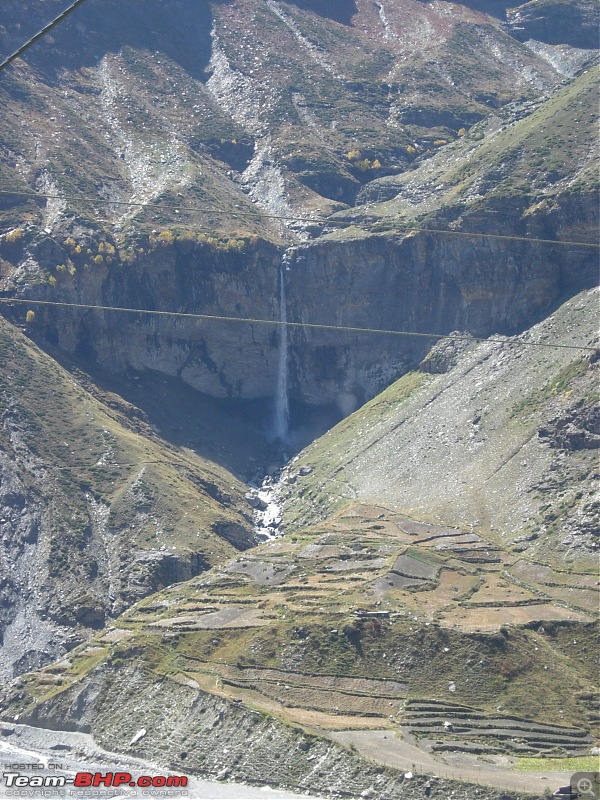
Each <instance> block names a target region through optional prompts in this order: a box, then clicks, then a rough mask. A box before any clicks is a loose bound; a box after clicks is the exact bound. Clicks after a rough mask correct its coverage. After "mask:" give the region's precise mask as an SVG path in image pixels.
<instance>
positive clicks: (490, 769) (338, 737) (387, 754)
mask: <svg viewBox="0 0 600 800" xmlns="http://www.w3.org/2000/svg"><path fill="white" fill-rule="evenodd" d="M326 735H327V736H329V737H330V738H331V739H333V740H334V741H335V742H339V743H340V744H343V745H346V746H351V745H353V746H354V747H355V748H356V750H357V751H358V752H359V753H360V754H361V755H362V756H366V757H367V758H370V759H372V760H373V761H378V762H379V763H380V764H385V765H386V766H389V767H394V768H395V769H403V770H406V771H411V772H414V773H420V772H421V773H423V772H424V773H427V774H432V775H438V776H439V777H440V778H442V777H443V778H451V779H453V780H461V781H466V782H468V783H479V784H485V785H489V786H495V787H498V788H500V789H507V790H515V791H521V792H531V793H532V794H534V793H536V794H538V795H542V793H543V791H544V789H546V788H547V787H548V786H550V788H552V789H553V790H554V789H556V788H557V787H558V786H565V785H567V784H568V783H569V781H570V779H571V775H572V773H571V772H564V771H560V772H559V771H554V770H553V771H547V770H542V769H540V771H539V772H535V773H531V772H514V771H512V770H511V769H510V768H508V767H507V766H502V765H498V766H493V765H491V764H485V763H483V762H480V761H477V762H475V760H474V759H473V758H469V757H465V756H462V755H461V756H458V755H453V756H452V761H450V762H449V761H446V760H442V759H438V758H436V757H435V756H434V755H433V754H432V753H427V752H426V751H424V750H421V749H420V748H419V747H417V746H416V745H414V744H411V743H410V742H408V741H406V740H403V739H400V738H398V737H396V736H395V735H394V734H393V732H392V731H390V730H371V731H332V732H328V733H327V734H326ZM555 784H556V786H555Z"/></svg>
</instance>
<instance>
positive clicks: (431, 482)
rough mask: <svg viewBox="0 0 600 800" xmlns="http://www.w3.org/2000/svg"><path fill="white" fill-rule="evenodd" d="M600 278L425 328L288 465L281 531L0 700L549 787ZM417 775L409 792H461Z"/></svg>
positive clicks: (590, 439) (118, 727)
mask: <svg viewBox="0 0 600 800" xmlns="http://www.w3.org/2000/svg"><path fill="white" fill-rule="evenodd" d="M597 300H598V292H597V291H591V292H585V293H582V294H580V295H579V296H577V297H576V298H574V299H573V300H571V301H569V302H568V303H566V304H565V305H563V306H562V307H561V308H560V309H559V310H558V311H557V312H556V313H555V314H554V315H553V316H552V317H550V318H549V319H548V320H546V321H544V322H543V323H540V324H539V325H537V326H535V327H534V328H532V329H531V330H530V331H528V332H526V333H525V334H523V335H522V336H520V337H516V338H514V339H510V340H507V341H506V342H504V343H498V342H495V341H493V340H490V341H484V342H480V343H475V342H473V341H472V340H471V339H470V338H469V337H464V338H462V337H461V338H460V339H458V340H448V341H444V342H442V343H439V344H438V345H436V347H435V348H434V349H433V350H432V352H431V354H430V355H429V356H428V358H427V359H426V360H425V362H424V364H423V369H424V370H425V369H426V370H428V371H427V372H425V371H424V372H421V373H411V374H409V375H406V376H404V377H403V378H402V379H400V381H398V382H397V383H395V384H394V385H393V386H391V387H390V388H389V389H388V390H386V391H385V392H384V393H383V394H382V395H380V396H379V397H377V398H376V399H374V400H373V401H371V402H370V403H368V404H366V405H365V406H364V407H363V408H361V409H360V410H359V411H357V412H355V413H354V414H352V415H351V416H350V417H348V418H347V419H346V420H344V421H343V422H341V423H339V424H338V425H337V426H336V427H334V428H333V429H331V430H330V431H329V432H328V433H327V434H325V436H323V437H321V438H320V439H319V440H317V441H316V442H315V443H314V444H313V445H311V446H310V447H308V448H307V449H306V450H305V451H303V453H301V454H300V456H299V457H298V458H295V459H293V461H292V462H291V463H290V464H289V465H288V467H287V468H286V469H285V470H284V472H283V474H282V477H281V479H280V482H279V484H278V490H277V491H278V494H279V497H280V499H281V500H282V501H283V503H284V517H285V522H286V535H285V536H283V537H281V538H279V539H277V540H274V541H271V542H268V543H266V544H263V545H261V546H259V547H257V548H255V549H254V550H252V551H251V552H247V553H245V554H244V555H240V556H237V557H236V558H234V559H232V560H230V561H229V562H227V563H225V564H222V565H220V566H215V567H213V569H211V570H210V571H209V572H207V573H205V574H203V575H201V576H199V577H197V578H195V579H192V580H190V581H187V582H186V583H181V584H178V585H177V586H173V587H170V588H168V589H166V590H164V591H161V592H158V593H156V594H155V595H153V596H152V597H151V598H147V599H145V600H142V601H141V602H139V603H137V604H136V605H135V606H134V607H133V608H131V609H130V610H129V611H127V612H125V613H124V614H123V615H122V616H121V617H120V618H119V619H118V620H116V623H115V624H114V625H112V626H110V627H109V628H107V629H105V630H103V631H101V632H99V633H98V634H96V635H95V636H94V638H93V640H92V642H90V643H89V644H87V645H85V646H80V647H79V648H76V649H75V650H74V651H73V652H72V653H71V654H70V655H69V657H68V659H65V660H63V661H62V662H61V663H59V664H55V665H52V666H50V667H48V668H46V669H44V670H41V671H38V672H36V673H32V674H29V675H26V676H23V677H22V678H21V679H20V680H19V681H18V682H17V683H16V684H13V685H12V686H11V687H9V688H8V691H7V692H6V694H5V696H4V698H3V701H2V702H3V703H4V713H5V714H6V715H10V714H14V713H18V714H20V715H21V716H20V719H22V720H24V721H25V722H29V723H32V724H36V725H43V726H50V727H52V726H53V725H55V724H56V721H57V720H58V719H61V720H64V719H66V720H68V723H69V725H72V726H74V727H75V728H77V729H82V730H91V731H92V732H93V734H94V736H95V737H97V738H98V740H99V741H100V742H101V743H102V744H103V745H104V746H105V747H109V748H111V749H115V750H122V751H123V752H128V753H135V754H137V755H142V756H144V757H145V758H157V757H158V758H160V759H162V760H163V763H167V764H168V765H169V766H171V768H173V769H177V770H182V769H189V770H191V771H192V772H198V771H200V772H202V771H203V770H206V771H207V772H208V773H209V774H217V773H219V774H222V775H225V774H227V775H228V776H230V777H232V778H234V779H237V780H241V779H243V780H252V781H259V782H269V783H273V782H274V783H277V784H279V785H282V784H283V785H286V786H290V785H292V786H296V787H299V788H302V789H310V788H313V787H314V784H313V783H312V780H313V777H311V776H313V771H312V767H311V765H310V762H308V763H307V762H306V761H305V755H298V753H301V754H309V755H310V756H314V757H315V758H319V759H321V761H320V763H322V764H323V765H325V766H323V767H322V769H321V774H320V775H319V780H321V781H323V780H325V781H326V783H327V786H328V787H330V788H338V789H339V788H343V789H344V791H346V792H349V793H350V794H351V795H360V793H361V792H364V791H367V790H368V789H369V788H370V787H371V788H372V789H373V793H372V794H371V795H370V796H373V797H386V796H389V794H391V796H398V797H400V796H402V797H404V796H405V794H404V793H403V792H404V791H405V790H406V791H409V790H408V789H406V787H403V788H402V787H399V786H397V784H396V783H394V781H397V780H398V779H399V776H398V773H397V772H394V771H391V772H389V773H381V774H382V775H384V777H385V780H386V781H387V780H389V781H391V783H389V784H386V785H384V783H383V780H384V778H382V779H381V781H380V782H375V783H373V777H372V773H371V767H368V766H366V765H365V766H364V768H363V771H362V773H361V774H362V775H363V777H362V778H361V779H360V780H359V779H358V777H357V772H356V770H355V767H356V765H355V762H354V761H353V759H354V757H355V755H354V754H352V755H351V756H348V755H346V756H342V755H341V754H340V751H339V750H337V749H335V748H332V747H331V745H330V744H328V743H327V740H328V739H333V740H334V741H335V742H344V743H346V744H355V745H356V746H357V747H359V748H360V749H361V752H365V753H366V754H368V755H369V756H370V757H371V758H375V759H376V760H381V761H383V762H384V763H393V764H395V765H396V766H398V765H402V764H403V765H404V766H405V768H410V765H411V763H412V764H413V765H414V763H415V762H417V763H418V764H419V770H418V771H424V772H427V773H429V774H431V773H435V774H437V775H440V774H443V775H447V776H448V777H450V778H457V777H459V776H460V777H461V779H462V780H463V781H464V780H473V781H475V782H477V783H481V782H482V781H483V782H484V783H486V784H490V785H491V786H495V787H498V788H497V789H492V788H489V787H488V788H483V787H482V786H479V788H478V791H479V794H482V793H483V795H482V796H486V795H485V792H488V793H489V796H490V797H496V796H499V795H497V794H496V792H498V791H503V792H504V794H503V795H502V796H503V797H506V796H508V797H511V798H516V797H520V796H523V793H525V795H526V794H527V792H530V793H531V795H534V793H535V792H536V791H537V794H535V796H539V792H541V791H542V789H543V785H545V784H542V782H541V779H540V778H539V770H538V771H537V772H538V774H536V775H532V774H530V775H523V776H519V775H515V774H514V773H513V772H512V770H511V769H510V765H511V764H513V763H514V761H515V759H516V758H517V757H518V756H520V755H533V756H540V755H543V756H545V757H548V756H550V757H552V756H557V755H559V754H562V755H571V756H586V755H587V754H588V753H589V750H590V747H591V745H592V742H593V739H592V737H591V734H595V735H597V722H598V716H597V712H596V706H595V704H596V699H597V698H596V687H595V676H596V673H597V647H596V646H595V642H596V637H597V621H596V617H597V606H598V586H597V580H596V578H597V576H596V559H595V552H596V550H597V539H596V537H597V532H598V524H597V515H598V508H599V507H600V506H599V505H598V499H597V495H595V494H594V493H593V492H594V487H593V478H594V474H595V471H596V468H597V459H596V457H595V456H596V454H597V448H598V445H599V443H600V432H599V430H598V420H597V417H596V416H595V411H596V408H597V403H596V404H595V402H596V400H597V397H596V394H595V392H596V390H597V375H596V373H597V368H598V363H599V362H598V359H597V333H596V330H595V319H596V309H597ZM533 342H538V343H548V344H552V345H553V347H552V348H548V349H547V350H546V349H544V351H543V354H541V352H540V350H541V349H540V348H536V347H532V346H529V345H530V343H533ZM580 347H583V348H587V349H586V350H585V351H583V352H582V351H581V350H580V349H577V348H580ZM594 404H595V405H594ZM549 481H554V485H553V486H551V487H550V486H549V485H548V482H549ZM142 698H149V699H148V700H143V699H142ZM165 706H168V707H169V708H170V709H171V712H170V713H169V715H167V717H165V715H164V713H163V711H162V709H163V708H164V707H165ZM184 708H185V709H190V708H191V709H193V711H192V713H191V714H190V713H187V714H183V709H184ZM117 709H118V711H117ZM159 709H160V710H159ZM159 716H160V723H159V722H158V719H159ZM141 727H144V728H146V729H147V730H148V732H149V733H148V735H147V736H145V737H144V739H143V740H142V741H141V742H138V743H136V745H135V747H134V746H133V745H131V744H130V742H131V740H132V736H133V734H134V733H135V731H136V730H138V729H140V728H141ZM240 730H243V731H244V733H243V736H242V737H241V738H240ZM267 731H269V735H270V736H271V737H273V738H272V740H271V739H270V740H269V742H271V741H272V744H271V743H270V744H269V747H271V748H274V751H273V752H275V753H276V754H277V755H275V757H274V759H266V760H265V758H264V750H263V747H264V743H265V736H267V733H266V732H267ZM382 737H387V738H388V739H389V740H390V741H389V742H387V743H386V744H385V745H382ZM242 739H243V744H242ZM215 741H218V742H219V744H222V745H223V747H226V748H227V751H228V753H231V756H230V757H229V756H228V758H227V759H226V760H223V758H222V757H221V756H220V748H219V747H217V748H215V746H214V742H215ZM184 743H185V747H184ZM296 748H297V749H296ZM382 748H383V749H382ZM184 754H185V755H184ZM338 758H340V759H341V761H340V762H339V765H338V766H335V767H334V766H333V762H332V759H334V761H335V760H336V759H338ZM347 758H350V762H348V761H347ZM390 759H391V761H390ZM311 760H314V759H311ZM336 763H337V762H336ZM545 763H546V762H545ZM546 769H549V765H548V764H546V766H544V771H545V770H546ZM423 780H424V779H423ZM423 780H422V779H421V777H419V779H418V781H417V782H416V783H415V784H414V786H412V788H410V791H414V792H415V793H416V794H415V797H418V796H422V795H421V794H419V792H421V793H422V792H424V791H425V789H426V788H427V786H429V788H430V789H431V788H432V787H435V790H436V791H437V792H438V793H439V796H440V797H447V796H448V792H449V791H455V793H456V794H455V796H457V797H461V796H463V795H461V792H466V794H465V795H464V796H465V797H467V796H473V794H472V793H473V791H474V787H472V786H471V787H463V788H458V787H450V786H449V785H447V784H445V783H444V782H443V781H440V779H433V782H431V781H430V782H429V783H427V785H426V784H425V783H423ZM543 780H544V781H546V782H547V780H548V779H547V778H545V779H543ZM556 780H557V781H558V780H559V779H558V778H556ZM367 784H369V785H367ZM500 787H501V789H500ZM386 792H387V793H388V794H386ZM469 792H471V794H469ZM531 795H530V796H531ZM408 796H409V797H411V796H412V795H411V794H410V793H409V794H408ZM432 796H435V795H432Z"/></svg>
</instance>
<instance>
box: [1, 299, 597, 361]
mask: <svg viewBox="0 0 600 800" xmlns="http://www.w3.org/2000/svg"><path fill="white" fill-rule="evenodd" d="M0 303H5V304H7V305H10V304H12V303H18V304H20V305H28V306H50V307H52V308H77V309H85V310H86V311H115V312H118V313H122V314H142V315H144V316H156V317H182V318H184V319H197V320H203V321H209V322H234V323H236V322H237V323H244V324H247V325H268V326H269V327H287V328H308V329H310V330H325V331H343V332H345V333H370V334H379V335H385V336H412V337H417V338H422V339H456V340H459V341H461V340H462V341H468V342H496V343H498V344H510V345H513V344H514V345H520V346H523V347H545V348H554V349H560V350H579V351H586V352H588V351H589V352H595V350H596V348H595V347H592V346H590V345H574V344H550V343H547V342H527V341H523V340H522V339H515V338H500V337H494V336H490V337H486V336H471V335H464V336H463V335H461V334H447V333H419V332H417V331H394V330H385V329H382V328H358V327H354V326H351V325H326V324H324V323H319V322H287V321H286V322H284V321H282V320H278V319H254V318H252V317H228V316H223V315H218V314H197V313H192V312H189V311H157V310H154V309H147V308H125V307H120V306H100V305H93V304H91V303H62V302H59V301H57V300H26V299H23V298H11V297H0Z"/></svg>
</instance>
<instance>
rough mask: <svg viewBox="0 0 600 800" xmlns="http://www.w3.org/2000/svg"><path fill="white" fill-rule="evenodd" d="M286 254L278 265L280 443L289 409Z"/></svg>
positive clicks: (277, 429) (277, 428)
mask: <svg viewBox="0 0 600 800" xmlns="http://www.w3.org/2000/svg"><path fill="white" fill-rule="evenodd" d="M287 264H288V259H287V254H286V255H284V256H283V258H282V259H281V265H280V267H279V321H280V322H281V325H280V326H279V360H278V364H277V386H276V388H275V438H276V439H279V440H280V441H281V442H282V443H284V442H286V441H287V437H288V430H289V422H290V409H289V402H288V387H287V361H288V331H287V325H286V323H287V309H286V296H285V273H286V269H287Z"/></svg>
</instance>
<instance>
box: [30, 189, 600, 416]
mask: <svg viewBox="0 0 600 800" xmlns="http://www.w3.org/2000/svg"><path fill="white" fill-rule="evenodd" d="M515 213H518V214H519V216H520V211H519V209H517V208H515V206H514V204H512V203H511V201H510V200H507V201H506V208H502V207H500V206H498V208H494V209H493V210H491V211H490V209H487V211H486V215H487V216H484V217H482V218H481V220H480V224H478V220H477V217H476V212H471V214H470V219H469V225H470V226H471V227H474V228H475V229H478V230H480V231H481V233H486V232H487V231H486V226H487V225H489V219H490V214H492V215H493V216H494V217H499V218H502V215H504V216H507V217H512V216H514V215H515ZM593 214H594V209H593V208H591V207H590V208H588V206H587V205H586V203H585V202H583V201H582V200H581V199H573V200H572V201H567V200H565V201H564V203H563V204H562V206H561V207H560V208H558V209H557V211H556V212H555V213H553V212H548V210H546V211H545V213H544V214H543V220H540V225H536V215H535V214H531V215H530V216H529V219H528V221H527V223H526V224H525V223H522V225H521V227H522V228H523V231H522V233H523V235H529V236H531V237H538V238H544V239H546V238H560V239H563V240H564V239H569V238H574V237H575V236H577V237H578V238H580V239H581V238H584V236H585V231H586V230H587V229H588V228H589V226H591V225H592V223H593V221H592V219H591V218H592V216H593ZM588 218H589V219H588ZM511 224H512V223H511ZM497 229H498V228H497V227H496V230H497ZM501 229H502V228H500V230H501ZM590 229H591V228H590ZM586 238H587V237H586ZM48 246H49V245H48V244H46V245H38V246H37V252H36V253H35V257H36V259H37V260H38V261H39V263H40V264H41V266H42V267H46V265H45V263H44V262H45V261H46V259H47V257H46V255H45V247H46V248H47V247H48ZM282 254H283V253H282V250H281V249H278V248H277V247H276V246H275V245H272V244H268V243H266V242H264V241H258V242H255V243H254V244H253V245H248V246H247V247H246V248H245V249H243V250H241V251H240V250H234V251H228V250H224V249H215V248H212V249H211V248H210V247H208V246H207V245H205V244H198V243H193V242H190V241H189V240H179V241H178V240H175V241H174V242H173V243H169V244H164V245H161V246H159V247H157V248H155V249H154V250H152V251H151V252H147V253H145V254H142V255H141V256H139V257H138V259H137V261H135V262H134V263H133V264H131V263H129V264H118V263H116V264H113V265H111V266H107V265H104V266H102V267H100V268H98V269H95V270H81V271H78V272H77V274H76V275H74V276H69V275H68V274H67V275H66V276H63V277H61V279H60V283H59V285H57V286H55V287H51V286H44V285H41V286H40V285H37V286H32V287H30V288H29V289H26V290H25V291H26V293H27V294H28V295H29V296H36V297H39V296H43V297H46V298H47V299H52V300H58V299H60V300H62V301H67V302H77V303H91V304H94V305H97V304H100V305H108V306H121V307H124V306H126V307H137V308H144V309H157V310H164V311H172V310H176V311H182V312H188V313H200V314H207V315H216V316H227V317H240V318H251V319H252V320H263V319H264V320H279V319H280V309H279V274H280V265H281V258H282ZM52 257H53V258H54V259H56V257H57V256H56V253H53V255H52ZM49 260H51V259H49ZM286 265H287V266H286V270H285V273H284V274H285V280H286V293H285V294H286V298H287V319H288V321H290V322H303V323H312V324H318V325H332V326H350V327H359V328H375V329H384V330H392V331H414V332H421V333H441V334H444V333H449V332H451V331H455V330H461V331H466V332H469V333H471V334H473V335H475V336H488V335H491V334H494V333H500V334H514V333H517V332H519V331H521V330H524V329H526V328H527V327H529V326H531V325H532V324H534V323H535V322H537V321H538V320H539V319H540V318H541V317H542V316H544V315H545V314H547V313H549V312H550V311H551V310H552V309H553V308H554V307H556V305H557V304H558V303H559V302H560V301H562V300H564V299H565V298H566V297H568V296H570V295H572V294H574V293H576V292H577V291H579V290H581V289H582V288H587V287H589V286H592V285H593V284H594V282H595V280H596V263H595V255H594V250H593V249H586V248H582V247H568V246H556V245H553V244H548V243H541V242H537V243H536V242H525V241H521V240H519V239H512V238H505V239H503V238H494V237H491V238H488V237H482V236H480V235H474V236H468V235H460V236H453V235H437V234H423V233H419V234H414V235H409V236H398V235H392V234H380V235H372V236H366V237H363V238H356V239H346V240H345V241H339V240H335V239H327V238H323V239H321V240H318V241H316V242H312V243H310V244H306V245H301V246H298V247H295V248H292V249H291V250H289V251H288V252H287V256H286ZM38 320H39V323H41V330H42V332H43V335H44V336H45V337H46V339H47V340H48V341H49V342H50V343H51V344H53V345H55V346H59V347H60V348H61V349H63V350H65V351H68V352H71V353H74V354H76V355H78V356H79V357H83V358H84V359H86V360H89V361H91V362H93V361H96V362H98V363H99V364H101V365H102V366H104V367H108V368H110V369H111V370H114V371H116V372H120V373H123V372H126V371H128V370H146V369H151V370H157V371H159V372H162V373H164V374H167V375H170V376H177V377H179V378H181V380H182V381H184V382H185V383H187V384H189V385H190V386H192V387H194V388H195V389H198V390H200V391H202V392H204V393H206V394H208V395H212V396H214V397H219V398H223V397H230V398H240V399H258V398H270V397H272V396H273V395H274V393H275V389H276V385H277V373H278V366H279V364H280V362H279V343H280V336H279V329H278V327H277V326H276V325H273V326H271V325H268V324H267V325H264V324H259V323H256V322H245V323H242V322H232V321H216V320H201V319H200V320H199V319H192V318H186V317H177V316H174V317H169V316H164V317H159V316H145V315H142V314H140V315H135V314H131V313H130V314H125V313H117V312H109V311H97V310H90V311H78V310H77V311H74V310H72V309H69V310H62V309H56V308H52V309H48V310H46V311H44V312H42V311H40V312H39V315H38ZM431 343H432V340H430V339H427V338H418V337H403V336H392V335H388V336H381V335H375V334H372V333H371V334H369V333H364V334H362V333H356V332H343V331H336V330H324V329H322V328H310V327H307V328H298V327H292V328H291V329H290V330H289V335H288V346H289V352H288V359H287V365H288V370H289V379H288V391H289V395H290V398H291V400H292V401H295V402H298V403H306V404H309V405H311V406H321V405H328V404H332V403H337V405H338V406H339V409H340V411H341V413H342V414H346V413H349V412H350V411H352V410H353V408H354V407H355V406H356V404H357V403H360V402H362V401H364V400H365V399H368V398H370V397H373V396H374V395H375V394H376V393H377V392H378V391H380V390H381V389H382V388H383V387H385V386H386V385H388V384H389V383H391V382H392V381H393V380H395V379H396V378H398V377H399V376H400V375H402V374H403V373H404V372H406V371H407V369H409V368H411V367H412V366H414V365H415V364H417V363H418V362H419V361H420V360H421V359H422V358H423V357H424V356H425V354H426V353H427V351H428V349H429V347H430V346H431Z"/></svg>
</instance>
